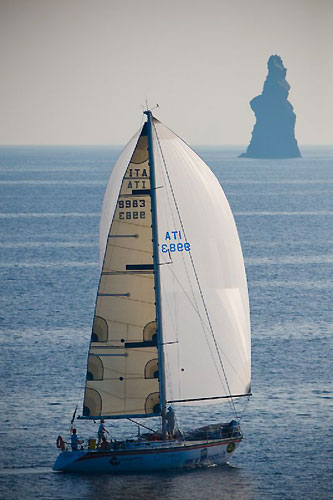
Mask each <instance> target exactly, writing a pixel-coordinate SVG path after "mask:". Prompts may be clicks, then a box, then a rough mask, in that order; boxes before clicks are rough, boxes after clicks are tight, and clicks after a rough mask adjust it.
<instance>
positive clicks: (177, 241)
mask: <svg viewBox="0 0 333 500" xmlns="http://www.w3.org/2000/svg"><path fill="white" fill-rule="evenodd" d="M182 239H183V236H182V233H181V231H167V232H166V233H165V238H164V240H165V241H166V243H162V245H161V250H162V253H168V252H189V251H190V250H191V245H190V243H189V242H188V241H185V242H183V241H181V240H182Z"/></svg>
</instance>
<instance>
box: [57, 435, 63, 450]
mask: <svg viewBox="0 0 333 500" xmlns="http://www.w3.org/2000/svg"><path fill="white" fill-rule="evenodd" d="M64 444H65V441H64V440H63V439H62V437H61V436H58V437H57V448H59V449H60V450H62V449H63V447H64Z"/></svg>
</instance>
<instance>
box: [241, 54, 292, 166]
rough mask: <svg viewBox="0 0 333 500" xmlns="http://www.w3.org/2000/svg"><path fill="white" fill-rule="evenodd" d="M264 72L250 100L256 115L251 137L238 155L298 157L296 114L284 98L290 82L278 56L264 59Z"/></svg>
mask: <svg viewBox="0 0 333 500" xmlns="http://www.w3.org/2000/svg"><path fill="white" fill-rule="evenodd" d="M267 66H268V75H267V78H266V80H265V83H264V88H263V91H262V94H261V95H258V96H257V97H254V98H253V99H252V101H250V106H251V108H252V109H253V111H254V114H255V115H256V123H255V125H254V127H253V132H252V139H251V142H250V144H249V146H248V148H247V150H246V153H243V154H241V155H240V156H241V157H242V158H298V157H300V156H301V154H300V151H299V149H298V145H297V141H296V138H295V121H296V115H295V113H294V111H293V107H292V105H291V104H290V102H289V101H288V94H289V90H290V85H289V83H288V82H287V80H286V78H285V77H286V73H287V70H286V68H285V67H284V66H283V62H282V59H281V57H280V56H276V55H275V56H271V57H270V58H269V59H268V63H267Z"/></svg>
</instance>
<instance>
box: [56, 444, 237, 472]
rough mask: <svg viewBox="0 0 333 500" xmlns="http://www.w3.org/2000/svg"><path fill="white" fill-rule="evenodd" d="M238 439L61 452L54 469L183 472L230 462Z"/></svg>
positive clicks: (65, 470) (133, 445)
mask: <svg viewBox="0 0 333 500" xmlns="http://www.w3.org/2000/svg"><path fill="white" fill-rule="evenodd" d="M240 441H241V438H237V439H228V440H225V439H224V440H211V441H205V442H203V441H200V442H193V441H187V442H185V443H177V442H165V443H156V442H147V443H131V444H129V445H127V446H126V448H125V449H122V450H107V451H102V450H79V451H63V452H62V453H60V455H59V456H58V458H57V460H56V462H55V464H54V467H53V470H55V471H63V472H92V473H97V472H107V473H110V474H121V473H131V472H152V471H160V470H165V469H182V468H190V467H198V466H204V465H210V464H224V463H226V462H227V461H228V460H230V458H231V456H232V454H233V453H234V451H235V450H236V448H237V446H238V444H239V442H240Z"/></svg>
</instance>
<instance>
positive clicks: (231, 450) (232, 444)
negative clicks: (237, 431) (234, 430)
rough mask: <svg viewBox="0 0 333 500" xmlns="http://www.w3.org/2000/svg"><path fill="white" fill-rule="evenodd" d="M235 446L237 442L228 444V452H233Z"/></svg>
mask: <svg viewBox="0 0 333 500" xmlns="http://www.w3.org/2000/svg"><path fill="white" fill-rule="evenodd" d="M235 447H236V445H235V443H229V444H228V446H227V452H228V453H232V452H233V451H234V449H235Z"/></svg>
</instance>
